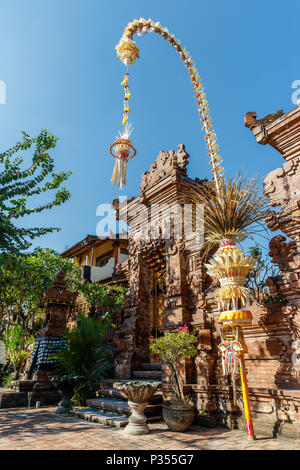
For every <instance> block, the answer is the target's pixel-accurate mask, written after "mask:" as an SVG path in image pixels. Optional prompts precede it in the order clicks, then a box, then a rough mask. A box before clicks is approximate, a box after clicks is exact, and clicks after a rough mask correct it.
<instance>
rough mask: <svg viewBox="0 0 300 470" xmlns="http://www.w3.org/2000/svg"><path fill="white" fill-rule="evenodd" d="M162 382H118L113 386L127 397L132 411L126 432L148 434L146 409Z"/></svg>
mask: <svg viewBox="0 0 300 470" xmlns="http://www.w3.org/2000/svg"><path fill="white" fill-rule="evenodd" d="M160 385H161V382H125V383H123V382H116V383H114V385H113V387H114V388H115V389H116V390H118V391H119V392H120V393H121V395H123V397H125V398H127V400H128V405H129V408H130V411H131V415H130V418H129V423H128V424H127V426H126V428H125V430H124V431H125V433H127V434H133V435H141V434H148V432H149V431H150V429H149V426H148V425H147V418H146V416H145V414H144V410H145V408H146V406H147V405H148V403H149V400H150V398H151V397H152V395H153V394H154V393H155V392H156V390H157V389H158V387H159V386H160Z"/></svg>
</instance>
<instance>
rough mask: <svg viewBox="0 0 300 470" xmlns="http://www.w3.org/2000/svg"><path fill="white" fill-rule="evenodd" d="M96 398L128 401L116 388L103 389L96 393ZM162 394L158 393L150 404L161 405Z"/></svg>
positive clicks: (151, 399)
mask: <svg viewBox="0 0 300 470" xmlns="http://www.w3.org/2000/svg"><path fill="white" fill-rule="evenodd" d="M96 398H115V399H117V400H123V401H127V400H126V398H125V397H123V395H121V393H120V392H119V391H118V390H116V389H115V388H101V389H99V390H98V391H97V392H96ZM161 401H162V392H156V393H155V394H154V395H153V396H152V397H151V398H150V404H155V403H161Z"/></svg>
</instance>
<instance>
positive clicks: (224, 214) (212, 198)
mask: <svg viewBox="0 0 300 470" xmlns="http://www.w3.org/2000/svg"><path fill="white" fill-rule="evenodd" d="M260 191H261V184H260V180H259V178H250V179H243V178H242V177H241V176H240V175H236V176H235V177H229V176H228V177H227V179H223V178H222V180H221V184H220V187H219V191H218V192H217V191H216V189H215V188H214V187H212V185H210V184H208V185H203V186H201V187H199V188H197V189H194V188H192V199H193V202H195V203H198V204H199V203H201V204H204V232H205V241H204V250H205V252H206V253H208V252H211V251H214V250H215V249H216V247H217V246H218V245H219V244H220V243H221V242H222V241H223V240H226V239H229V240H232V241H233V242H234V243H238V242H241V241H243V240H245V239H246V238H247V237H248V236H250V237H252V236H253V235H254V234H257V233H258V232H260V231H261V230H262V229H265V227H264V225H263V224H262V220H263V218H264V215H265V213H266V210H267V198H266V197H265V196H264V195H263V194H260Z"/></svg>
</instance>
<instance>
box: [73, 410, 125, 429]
mask: <svg viewBox="0 0 300 470" xmlns="http://www.w3.org/2000/svg"><path fill="white" fill-rule="evenodd" d="M70 413H71V414H72V415H73V416H76V417H77V418H82V419H85V420H86V421H91V422H93V423H99V424H103V425H104V426H112V427H116V428H122V427H124V426H126V424H128V416H122V415H119V414H117V413H112V412H105V411H99V410H96V409H94V408H82V409H79V410H78V409H77V410H71V411H70Z"/></svg>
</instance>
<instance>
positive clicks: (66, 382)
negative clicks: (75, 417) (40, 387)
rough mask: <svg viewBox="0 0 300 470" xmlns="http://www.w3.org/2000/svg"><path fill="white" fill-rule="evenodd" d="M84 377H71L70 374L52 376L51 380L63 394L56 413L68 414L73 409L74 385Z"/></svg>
mask: <svg viewBox="0 0 300 470" xmlns="http://www.w3.org/2000/svg"><path fill="white" fill-rule="evenodd" d="M82 379H83V377H81V376H77V377H71V376H70V375H54V376H52V377H50V381H51V382H52V383H53V384H54V385H55V387H56V388H57V389H58V391H59V393H60V396H61V400H60V402H59V403H58V408H57V410H56V411H55V413H57V414H67V413H69V412H70V411H71V410H72V409H73V406H72V402H71V398H72V396H73V393H74V387H75V386H76V385H78V384H79V382H80V381H81V380H82Z"/></svg>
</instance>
